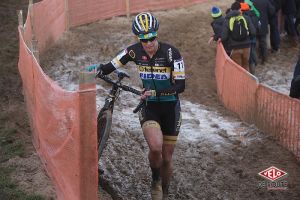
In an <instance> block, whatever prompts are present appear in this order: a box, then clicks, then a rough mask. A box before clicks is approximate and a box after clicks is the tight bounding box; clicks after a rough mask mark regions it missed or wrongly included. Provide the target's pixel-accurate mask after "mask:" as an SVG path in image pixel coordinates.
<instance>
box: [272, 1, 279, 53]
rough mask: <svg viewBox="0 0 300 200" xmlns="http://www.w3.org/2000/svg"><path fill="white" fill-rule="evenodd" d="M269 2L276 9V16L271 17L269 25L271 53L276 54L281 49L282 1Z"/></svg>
mask: <svg viewBox="0 0 300 200" xmlns="http://www.w3.org/2000/svg"><path fill="white" fill-rule="evenodd" d="M269 1H270V3H271V4H272V5H273V6H274V8H275V12H274V15H272V16H270V18H269V25H270V43H271V52H272V53H276V52H278V50H279V48H280V33H279V24H278V13H279V10H280V9H281V0H269Z"/></svg>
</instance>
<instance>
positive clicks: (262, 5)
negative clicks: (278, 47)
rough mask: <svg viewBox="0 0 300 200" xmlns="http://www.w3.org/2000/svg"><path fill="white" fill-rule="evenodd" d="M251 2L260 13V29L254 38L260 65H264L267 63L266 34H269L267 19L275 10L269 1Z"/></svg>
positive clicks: (256, 0)
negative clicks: (256, 42)
mask: <svg viewBox="0 0 300 200" xmlns="http://www.w3.org/2000/svg"><path fill="white" fill-rule="evenodd" d="M252 2H253V5H254V6H255V7H256V8H257V10H258V11H259V13H260V22H261V27H260V29H259V31H258V33H257V34H256V38H257V40H258V48H259V56H260V58H261V64H264V63H265V62H266V61H267V34H268V32H269V30H268V24H269V18H270V17H271V16H273V15H274V12H275V8H274V6H273V5H272V4H271V3H270V2H269V0H253V1H252Z"/></svg>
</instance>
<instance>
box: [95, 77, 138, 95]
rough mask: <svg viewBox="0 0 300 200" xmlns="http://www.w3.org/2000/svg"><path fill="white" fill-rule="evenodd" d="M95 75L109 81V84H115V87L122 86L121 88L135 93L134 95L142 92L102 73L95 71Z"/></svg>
mask: <svg viewBox="0 0 300 200" xmlns="http://www.w3.org/2000/svg"><path fill="white" fill-rule="evenodd" d="M96 77H98V78H101V79H102V80H104V81H105V82H107V83H110V84H112V85H115V86H117V87H119V88H122V89H123V90H125V91H128V92H131V93H133V94H136V95H141V94H142V92H141V91H138V90H136V89H134V88H132V87H129V86H127V85H123V84H122V83H120V82H116V81H113V80H112V79H111V78H109V77H108V76H105V75H103V74H100V73H97V75H96Z"/></svg>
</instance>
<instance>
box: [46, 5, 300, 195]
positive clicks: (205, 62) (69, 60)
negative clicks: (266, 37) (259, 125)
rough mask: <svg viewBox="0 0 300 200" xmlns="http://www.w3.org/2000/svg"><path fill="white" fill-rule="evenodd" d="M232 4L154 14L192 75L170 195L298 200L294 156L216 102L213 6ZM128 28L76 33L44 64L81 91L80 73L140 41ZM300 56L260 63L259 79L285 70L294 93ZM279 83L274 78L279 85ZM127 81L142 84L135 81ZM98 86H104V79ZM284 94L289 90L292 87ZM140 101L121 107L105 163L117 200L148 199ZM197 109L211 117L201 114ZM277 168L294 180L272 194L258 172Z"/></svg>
mask: <svg viewBox="0 0 300 200" xmlns="http://www.w3.org/2000/svg"><path fill="white" fill-rule="evenodd" d="M230 2H231V1H228V0H227V1H216V2H214V3H206V4H202V5H195V6H192V7H189V8H183V9H176V10H170V11H160V12H154V14H155V16H156V17H157V18H158V19H159V21H160V30H159V39H160V40H161V41H164V42H168V43H171V44H173V45H174V46H176V47H177V48H178V49H179V50H180V52H181V54H182V56H183V57H184V60H185V65H186V74H187V86H186V91H185V92H184V93H183V94H182V95H181V99H183V101H182V108H183V126H182V129H181V135H180V137H179V141H178V143H177V146H176V150H175V153H174V176H173V180H172V183H171V186H170V196H169V198H170V199H178V200H179V199H180V200H182V199H299V198H300V185H299V183H300V166H299V163H298V162H297V161H296V159H295V157H294V156H293V155H292V154H291V153H290V152H288V151H287V150H285V149H284V148H282V147H281V146H280V145H279V144H278V143H277V142H276V141H274V140H273V139H272V138H271V137H269V136H268V133H266V134H263V133H261V132H260V131H259V130H257V129H256V128H255V127H254V126H252V125H249V124H245V123H242V122H241V121H239V120H238V119H237V118H236V117H235V116H234V115H233V114H232V113H230V112H228V111H226V110H225V109H224V107H223V106H222V105H221V103H220V102H219V100H218V98H217V93H216V83H215V78H214V63H215V60H214V59H215V44H213V45H208V44H207V41H208V39H209V36H210V35H211V34H212V32H211V27H210V21H211V17H210V7H211V6H212V5H219V6H221V7H222V8H223V10H225V7H226V6H227V5H229V4H230ZM130 27H131V19H127V18H126V17H115V18H113V19H109V20H105V21H100V22H96V23H92V24H89V25H85V26H80V27H76V28H72V29H71V30H70V31H69V32H68V33H66V34H65V35H64V37H63V38H62V39H61V40H60V41H59V42H58V43H57V44H56V45H55V46H54V47H52V48H51V49H49V51H47V52H45V53H44V54H43V55H42V56H41V63H42V66H43V67H44V69H45V71H46V72H47V74H49V75H50V77H52V78H53V79H54V80H56V81H57V82H58V84H60V85H61V86H62V87H64V88H66V89H70V90H72V89H76V87H77V82H78V72H79V71H80V70H81V69H82V68H83V67H84V66H88V65H89V64H92V63H99V62H102V63H104V62H108V61H110V59H112V57H113V56H114V55H115V54H116V53H117V52H118V51H121V50H122V49H124V48H125V47H126V46H128V45H129V44H131V43H133V42H135V41H136V40H135V38H134V37H133V36H132V34H131V30H130ZM283 43H284V42H283ZM287 56H288V59H287V58H286V57H287ZM296 58H297V49H295V48H294V49H293V48H290V47H289V45H288V44H283V45H282V49H281V52H280V53H279V54H276V56H274V55H272V56H271V57H270V59H269V62H268V63H267V64H265V65H264V66H262V65H259V66H258V68H257V72H258V77H259V79H261V80H262V81H264V82H267V81H270V82H272V77H270V75H269V74H268V73H267V72H269V71H271V70H273V69H276V70H275V72H274V73H277V72H276V71H279V70H280V72H282V73H283V74H282V73H279V75H278V76H279V79H280V77H282V79H284V81H281V82H279V83H278V82H277V84H281V85H285V86H284V87H286V88H288V85H289V82H290V77H291V76H290V77H289V75H291V72H292V69H293V66H294V63H295V62H296ZM126 70H127V71H128V72H129V73H131V74H132V75H136V68H135V66H134V65H133V64H129V65H128V67H127V68H126ZM273 71H274V70H273ZM274 77H275V76H274ZM276 77H277V75H276ZM276 80H277V79H273V82H275V81H276ZM128 83H130V84H132V83H133V84H134V85H136V86H137V87H138V86H139V85H140V84H139V81H138V79H136V78H133V80H131V81H130V82H129V81H128ZM99 85H104V84H103V82H101V81H99ZM273 85H276V83H273ZM101 88H102V90H101ZM281 88H282V87H281ZM99 89H100V92H99V94H98V96H99V97H98V103H99V106H98V108H99V107H100V106H101V104H102V103H103V100H104V96H105V94H106V91H107V89H108V87H107V86H105V87H102V86H99ZM283 92H285V93H288V91H287V89H286V90H284V91H283ZM135 103H137V100H136V97H133V96H132V95H129V94H126V95H125V94H123V95H122V96H121V99H120V101H119V102H118V103H117V105H116V108H115V113H114V121H113V128H112V134H111V138H110V140H109V144H108V147H107V149H106V150H105V152H104V155H103V157H102V159H101V161H100V165H101V167H102V168H103V169H104V171H105V173H104V175H103V176H101V178H100V183H101V185H102V186H103V187H104V189H105V190H107V191H108V192H109V193H111V194H112V196H113V198H114V199H149V198H150V193H149V185H150V169H149V166H148V161H147V152H148V147H147V145H146V143H145V141H144V138H143V135H142V133H141V130H140V127H139V124H138V120H137V116H134V115H133V114H132V113H131V110H130V109H132V108H133V107H134V105H135ZM197 112H203V113H206V114H204V115H202V116H200V117H199V115H198V114H197ZM211 113H213V114H211ZM219 116H221V118H222V121H217V122H214V118H217V117H219ZM225 121H229V122H231V123H232V124H236V125H235V126H234V128H233V129H228V128H226V127H225V126H223V124H222V123H224V122H225ZM210 129H212V131H211V130H210ZM195 135H196V136H195ZM273 165H274V166H276V167H278V168H280V169H283V170H285V171H287V172H288V173H289V175H288V177H285V178H284V180H285V181H287V182H288V189H287V190H285V191H282V190H277V191H275V190H272V191H270V190H267V189H266V188H262V187H261V184H262V183H263V182H266V181H265V180H264V179H262V178H261V177H259V176H258V175H257V174H258V173H259V172H260V171H262V170H264V169H266V168H268V167H270V166H273Z"/></svg>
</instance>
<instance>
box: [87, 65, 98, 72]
mask: <svg viewBox="0 0 300 200" xmlns="http://www.w3.org/2000/svg"><path fill="white" fill-rule="evenodd" d="M98 66H100V65H99V64H93V65H90V66H88V67H87V68H86V71H88V72H96V70H97V71H98V69H97V68H98Z"/></svg>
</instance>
